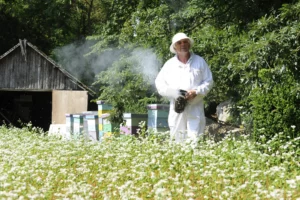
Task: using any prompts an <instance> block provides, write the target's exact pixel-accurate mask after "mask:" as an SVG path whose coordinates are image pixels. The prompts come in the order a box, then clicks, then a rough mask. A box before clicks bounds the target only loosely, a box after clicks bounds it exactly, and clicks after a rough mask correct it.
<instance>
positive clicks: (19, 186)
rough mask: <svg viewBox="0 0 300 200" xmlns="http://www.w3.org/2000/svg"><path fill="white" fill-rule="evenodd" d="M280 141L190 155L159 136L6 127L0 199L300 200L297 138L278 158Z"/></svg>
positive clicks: (215, 147)
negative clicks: (88, 135)
mask: <svg viewBox="0 0 300 200" xmlns="http://www.w3.org/2000/svg"><path fill="white" fill-rule="evenodd" d="M275 139H276V138H275ZM275 139H274V141H271V142H269V143H267V144H255V143H254V142H252V141H251V140H250V139H249V138H248V137H247V136H242V137H240V138H239V139H236V138H234V137H230V136H228V137H226V138H225V139H224V140H222V141H219V142H214V141H212V140H208V139H205V140H204V139H203V140H201V141H200V142H199V144H198V146H197V147H196V148H192V147H191V146H190V145H189V144H176V143H174V142H170V141H169V140H168V139H166V140H162V139H161V138H159V137H148V138H144V139H141V138H134V137H130V136H128V137H111V138H109V139H106V140H105V141H103V142H101V143H99V142H92V141H86V140H83V139H82V140H78V139H77V140H75V139H74V140H72V139H71V140H65V139H60V138H58V137H54V136H46V135H43V134H38V133H36V131H35V130H34V129H31V128H26V127H25V128H23V129H18V128H13V127H10V128H7V127H5V126H2V127H0V199H297V198H298V199H299V198H300V192H299V191H300V173H299V172H300V170H299V169H300V167H299V166H300V165H299V148H297V146H296V145H299V138H296V139H294V140H291V141H290V142H288V143H285V144H282V145H281V146H280V148H277V149H276V150H275V151H274V148H269V147H271V146H272V144H274V143H276V142H278V141H277V140H276V141H275ZM258 147H259V148H260V150H258Z"/></svg>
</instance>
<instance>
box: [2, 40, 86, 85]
mask: <svg viewBox="0 0 300 200" xmlns="http://www.w3.org/2000/svg"><path fill="white" fill-rule="evenodd" d="M26 51H27V53H26V61H25V57H24V56H23V55H22V53H21V48H20V46H19V47H17V48H16V49H15V50H14V51H13V52H11V53H9V54H8V55H7V56H5V57H4V58H2V59H1V60H0V88H2V89H30V90H52V89H57V90H59V89H61V90H82V89H81V88H80V87H79V86H78V85H77V84H75V83H74V82H72V81H74V80H71V79H70V78H69V77H68V76H66V75H65V74H64V73H62V72H61V71H60V70H59V69H58V68H57V67H56V66H55V65H53V64H52V63H51V62H49V61H48V60H47V59H45V58H44V57H43V56H41V55H40V54H39V53H38V52H36V51H35V50H34V49H32V48H31V47H29V46H27V49H26Z"/></svg>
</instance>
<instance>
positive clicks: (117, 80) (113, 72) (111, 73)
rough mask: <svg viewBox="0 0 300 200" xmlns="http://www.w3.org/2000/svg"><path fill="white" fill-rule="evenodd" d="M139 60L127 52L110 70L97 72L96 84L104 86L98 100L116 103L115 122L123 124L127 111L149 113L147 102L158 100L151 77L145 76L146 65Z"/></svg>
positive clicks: (114, 106)
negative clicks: (124, 114) (154, 93)
mask: <svg viewBox="0 0 300 200" xmlns="http://www.w3.org/2000/svg"><path fill="white" fill-rule="evenodd" d="M132 53H133V51H132ZM138 59H140V58H139V57H135V55H134V54H130V53H125V54H124V56H123V57H122V58H121V59H120V60H118V61H116V62H114V63H113V65H112V66H111V67H110V68H109V69H108V70H106V71H102V72H100V73H99V74H98V75H97V81H96V82H95V84H96V85H99V86H101V87H100V96H99V99H102V100H103V99H104V100H106V101H107V102H109V103H110V104H111V105H112V106H113V111H112V113H111V115H110V120H111V121H112V122H115V123H122V122H123V120H122V118H123V113H124V112H131V113H147V105H148V104H150V103H155V102H157V98H156V97H155V96H154V95H153V87H152V85H151V82H150V81H151V80H150V79H149V78H151V77H145V74H143V72H144V69H143V68H144V67H145V66H142V65H141V63H140V62H139V61H140V60H138Z"/></svg>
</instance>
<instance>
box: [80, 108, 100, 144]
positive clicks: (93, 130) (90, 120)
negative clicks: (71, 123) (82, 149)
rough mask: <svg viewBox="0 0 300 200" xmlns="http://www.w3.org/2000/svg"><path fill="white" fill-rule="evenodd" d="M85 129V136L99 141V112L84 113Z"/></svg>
mask: <svg viewBox="0 0 300 200" xmlns="http://www.w3.org/2000/svg"><path fill="white" fill-rule="evenodd" d="M83 129H84V133H85V136H86V137H87V138H89V139H91V140H94V141H98V140H99V133H98V132H99V120H98V111H89V112H84V118H83Z"/></svg>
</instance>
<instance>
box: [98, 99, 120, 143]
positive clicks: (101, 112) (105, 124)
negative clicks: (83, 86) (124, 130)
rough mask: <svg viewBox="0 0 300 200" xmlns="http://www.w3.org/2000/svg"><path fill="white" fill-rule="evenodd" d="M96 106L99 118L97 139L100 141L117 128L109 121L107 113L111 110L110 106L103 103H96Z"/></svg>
mask: <svg viewBox="0 0 300 200" xmlns="http://www.w3.org/2000/svg"><path fill="white" fill-rule="evenodd" d="M97 104H98V116H99V131H98V134H99V135H98V138H99V140H101V138H102V137H103V136H107V135H110V134H112V133H113V132H114V131H115V129H116V128H119V127H118V126H117V125H116V124H112V123H111V122H110V121H109V120H108V117H109V113H110V111H111V110H112V106H111V105H110V104H107V103H105V101H97Z"/></svg>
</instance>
